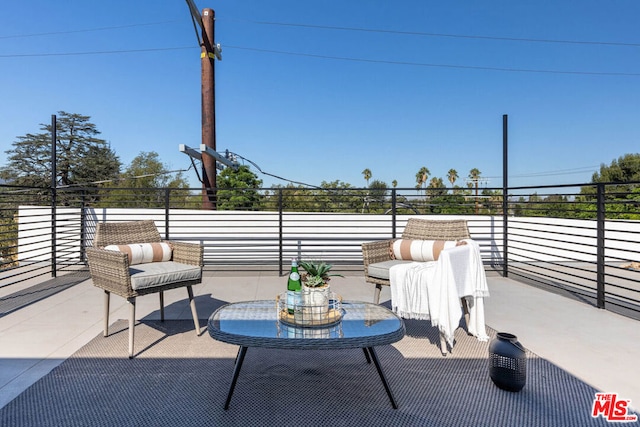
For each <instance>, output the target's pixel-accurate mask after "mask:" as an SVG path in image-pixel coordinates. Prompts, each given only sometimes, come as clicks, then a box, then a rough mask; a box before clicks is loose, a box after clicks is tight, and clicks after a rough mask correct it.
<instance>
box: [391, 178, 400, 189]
mask: <svg viewBox="0 0 640 427" xmlns="http://www.w3.org/2000/svg"><path fill="white" fill-rule="evenodd" d="M391 185H393V188H396V187H397V186H398V181H397V180H395V179H394V180H393V181H391Z"/></svg>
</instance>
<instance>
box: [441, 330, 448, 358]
mask: <svg viewBox="0 0 640 427" xmlns="http://www.w3.org/2000/svg"><path fill="white" fill-rule="evenodd" d="M440 351H441V352H442V355H443V356H446V355H447V353H448V352H449V350H448V349H447V340H446V339H445V337H444V334H443V333H442V332H440Z"/></svg>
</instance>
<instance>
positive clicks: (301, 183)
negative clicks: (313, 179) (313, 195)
mask: <svg viewBox="0 0 640 427" xmlns="http://www.w3.org/2000/svg"><path fill="white" fill-rule="evenodd" d="M230 154H232V155H234V156H236V157H238V158H240V159H242V160H244V161H246V162H247V163H251V164H252V165H253V166H255V167H256V169H258V171H259V172H260V173H262V174H264V175H268V176H270V177H273V178H276V179H279V180H282V181H287V182H290V183H292V184H299V185H304V186H306V187H313V188H318V189H321V188H322V187H318V186H317V185H313V184H306V183H304V182H300V181H293V180H291V179H287V178H283V177H281V176H278V175H274V174H272V173H269V172H265V171H263V170H262V169H260V166H258V165H257V164H255V163H254V162H252V161H251V160H249V159H247V158H245V157H242V156H241V155H240V154H237V153H231V152H230Z"/></svg>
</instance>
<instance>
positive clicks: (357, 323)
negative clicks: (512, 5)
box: [209, 300, 405, 349]
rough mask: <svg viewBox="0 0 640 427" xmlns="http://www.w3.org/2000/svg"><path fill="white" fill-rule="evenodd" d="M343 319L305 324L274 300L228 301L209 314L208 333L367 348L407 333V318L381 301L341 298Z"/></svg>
mask: <svg viewBox="0 0 640 427" xmlns="http://www.w3.org/2000/svg"><path fill="white" fill-rule="evenodd" d="M342 313H343V316H342V320H340V321H339V322H337V323H335V324H332V325H331V326H329V327H303V326H295V325H291V324H290V323H287V322H282V321H280V318H279V312H278V307H277V305H276V302H275V301H274V300H262V301H246V302H237V303H230V304H226V305H224V306H222V307H220V308H219V309H217V310H216V311H215V312H214V313H213V314H212V315H211V317H210V318H209V334H210V335H211V336H212V337H213V338H215V339H217V340H219V341H223V342H227V343H230V344H236V345H241V346H247V347H268V348H292V349H293V348H296V349H303V348H309V349H311V348H313V349H330V348H358V347H359V348H365V347H375V346H379V345H386V344H391V343H394V342H396V341H399V340H400V339H402V337H403V336H404V333H405V330H404V322H403V321H402V319H400V318H399V317H398V316H396V315H395V314H394V313H393V312H392V311H391V310H389V309H387V308H385V307H382V306H380V305H376V304H372V303H366V302H357V301H343V302H342Z"/></svg>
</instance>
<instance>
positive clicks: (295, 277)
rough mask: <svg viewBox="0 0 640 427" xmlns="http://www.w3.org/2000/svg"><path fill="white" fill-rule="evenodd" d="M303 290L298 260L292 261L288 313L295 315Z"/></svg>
mask: <svg viewBox="0 0 640 427" xmlns="http://www.w3.org/2000/svg"><path fill="white" fill-rule="evenodd" d="M301 290H302V282H301V281H300V273H298V260H297V259H295V258H292V259H291V272H290V273H289V281H288V282H287V311H288V312H289V314H293V311H294V308H295V306H296V305H299V303H300V291H301Z"/></svg>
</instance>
